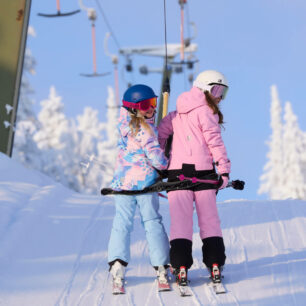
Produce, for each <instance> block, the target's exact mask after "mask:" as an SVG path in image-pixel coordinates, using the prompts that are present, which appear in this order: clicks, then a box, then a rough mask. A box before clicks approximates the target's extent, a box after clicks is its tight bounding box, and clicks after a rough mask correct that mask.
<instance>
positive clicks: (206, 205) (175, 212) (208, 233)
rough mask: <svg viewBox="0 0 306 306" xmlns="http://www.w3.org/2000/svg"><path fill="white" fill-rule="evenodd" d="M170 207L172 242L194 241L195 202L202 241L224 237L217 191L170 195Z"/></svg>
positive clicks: (186, 192) (171, 193)
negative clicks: (178, 240) (180, 239)
mask: <svg viewBox="0 0 306 306" xmlns="http://www.w3.org/2000/svg"><path fill="white" fill-rule="evenodd" d="M168 199H169V206H170V217H171V222H170V240H174V239H179V238H184V239H189V240H191V241H192V234H193V202H195V207H196V211H197V216H198V224H199V227H200V237H201V239H204V238H207V237H214V236H216V237H222V231H221V226H220V219H219V214H218V210H217V204H216V191H215V190H201V191H196V192H193V191H190V190H177V191H171V192H169V193H168Z"/></svg>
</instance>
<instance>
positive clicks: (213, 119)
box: [158, 71, 231, 285]
mask: <svg viewBox="0 0 306 306" xmlns="http://www.w3.org/2000/svg"><path fill="white" fill-rule="evenodd" d="M193 85H194V86H193V87H192V88H191V90H190V91H189V92H184V93H183V94H181V95H180V96H179V98H178V99H177V103H176V111H174V112H171V113H169V114H168V115H167V116H166V117H165V118H164V119H163V120H162V121H161V123H160V125H159V127H158V138H159V142H160V145H161V147H162V148H165V146H166V143H167V140H168V138H169V136H171V135H172V137H173V140H172V148H171V154H170V161H169V167H168V180H169V181H176V180H178V179H179V176H180V175H184V176H185V177H189V178H192V177H196V178H198V179H201V178H213V177H216V171H215V168H217V171H218V174H219V175H220V179H219V185H218V186H217V187H215V188H214V187H211V185H207V184H203V185H200V186H199V185H196V186H197V187H193V188H190V189H188V190H176V191H170V192H169V193H168V199H169V204H170V216H171V224H170V245H171V248H170V263H171V266H172V267H173V269H174V273H175V275H176V277H177V281H178V282H179V283H180V284H181V285H186V284H187V271H188V269H189V268H190V267H191V265H192V263H193V258H192V235H193V203H194V202H195V208H196V211H197V216H198V224H199V227H200V237H201V239H202V241H203V247H202V251H203V262H204V264H205V265H206V266H207V268H208V269H210V271H211V272H212V277H213V280H215V281H217V282H219V281H221V274H220V270H221V269H220V268H221V267H222V266H223V265H224V263H225V258H226V256H225V247H224V242H223V238H222V231H221V226H220V219H219V216H218V210H217V205H216V188H218V189H222V188H224V187H226V185H227V183H228V179H229V173H230V166H231V164H230V161H229V159H228V157H227V153H226V149H225V146H224V143H223V141H222V137H221V128H220V125H222V123H223V115H222V113H221V111H220V109H219V106H218V104H219V102H220V101H221V99H224V97H225V94H226V91H227V89H228V86H227V81H226V79H225V77H224V75H223V74H221V73H219V72H217V71H204V72H202V73H200V74H199V75H198V77H197V78H196V80H195V81H194V84H193ZM210 188H214V189H210Z"/></svg>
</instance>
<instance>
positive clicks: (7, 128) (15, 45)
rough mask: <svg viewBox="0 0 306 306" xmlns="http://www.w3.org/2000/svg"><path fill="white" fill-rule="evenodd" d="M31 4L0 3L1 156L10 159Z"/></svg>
mask: <svg viewBox="0 0 306 306" xmlns="http://www.w3.org/2000/svg"><path fill="white" fill-rule="evenodd" d="M30 7H31V0H22V1H20V0H10V1H0V28H1V39H0V50H1V51H0V152H2V153H4V154H6V155H8V156H11V155H12V148H13V142H14V131H15V121H16V114H17V106H18V99H19V88H20V83H21V75H22V67H23V59H24V51H25V44H26V38H27V32H28V23H29V16H30Z"/></svg>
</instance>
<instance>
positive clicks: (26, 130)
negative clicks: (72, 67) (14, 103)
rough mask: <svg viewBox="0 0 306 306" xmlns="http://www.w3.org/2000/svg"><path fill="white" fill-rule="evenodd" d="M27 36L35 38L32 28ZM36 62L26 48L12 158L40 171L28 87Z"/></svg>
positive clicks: (35, 126) (30, 90)
mask: <svg viewBox="0 0 306 306" xmlns="http://www.w3.org/2000/svg"><path fill="white" fill-rule="evenodd" d="M28 34H29V36H35V35H36V34H35V30H34V28H33V27H29V30H28ZM35 66H36V61H35V59H34V57H33V55H32V53H31V50H30V49H29V48H28V47H27V49H26V51H25V57H24V63H23V72H22V79H21V85H20V95H19V102H18V110H17V119H16V130H15V136H14V147H13V158H14V159H17V160H18V161H19V162H21V163H22V164H24V165H25V166H27V167H29V168H35V169H40V154H39V150H38V148H37V146H36V143H35V142H34V141H33V135H34V134H35V133H36V131H37V129H38V121H37V118H36V114H35V112H34V109H33V106H34V99H33V98H32V96H33V94H34V90H33V88H32V87H31V85H30V81H29V76H30V75H34V74H35Z"/></svg>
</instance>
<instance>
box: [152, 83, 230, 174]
mask: <svg viewBox="0 0 306 306" xmlns="http://www.w3.org/2000/svg"><path fill="white" fill-rule="evenodd" d="M218 120H219V117H218V115H217V114H213V111H212V109H211V108H210V107H209V106H208V104H207V102H206V99H205V95H204V93H203V92H202V91H201V90H200V89H198V88H197V87H193V88H191V90H190V91H188V92H184V93H182V94H181V95H180V96H179V97H178V99H177V103H176V111H173V112H171V113H169V114H168V115H167V116H166V117H165V118H163V119H162V121H161V122H160V125H159V127H158V140H159V143H160V145H161V147H162V148H163V149H164V148H165V145H166V141H167V139H168V137H169V136H170V135H171V134H173V142H172V149H171V154H170V162H169V168H168V169H169V170H173V169H181V168H182V164H183V163H184V164H194V165H195V169H196V170H197V171H200V170H212V169H213V161H214V162H215V163H216V167H217V171H218V173H219V174H222V173H230V169H231V163H230V161H229V159H228V157H227V153H226V149H225V146H224V143H223V140H222V137H221V128H220V125H219V123H218Z"/></svg>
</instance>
